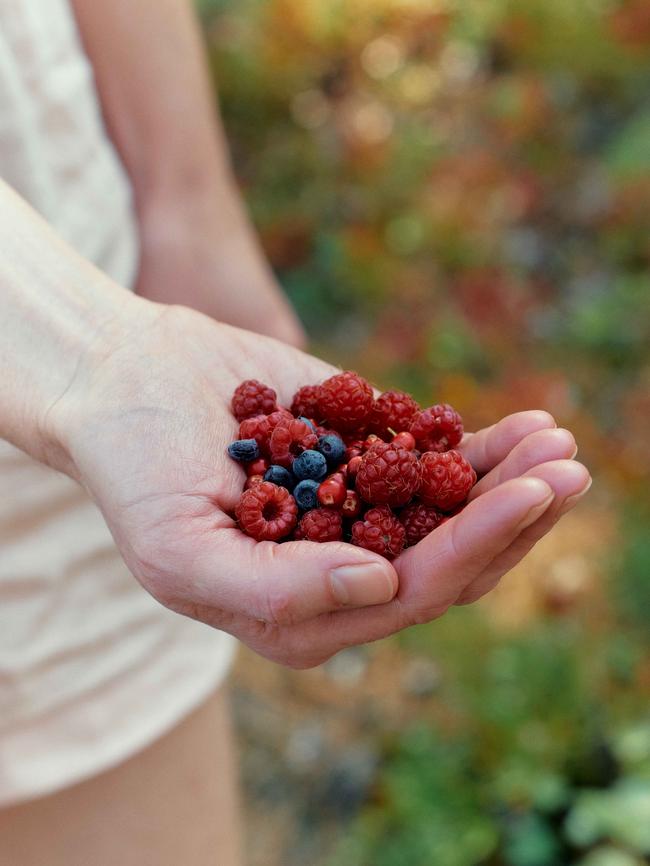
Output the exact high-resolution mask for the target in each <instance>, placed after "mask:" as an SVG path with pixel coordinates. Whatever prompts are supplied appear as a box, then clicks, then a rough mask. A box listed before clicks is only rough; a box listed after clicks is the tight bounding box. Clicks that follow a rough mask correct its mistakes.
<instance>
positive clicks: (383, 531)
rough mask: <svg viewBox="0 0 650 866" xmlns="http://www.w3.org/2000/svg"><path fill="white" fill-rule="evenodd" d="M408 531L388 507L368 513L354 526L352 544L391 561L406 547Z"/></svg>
mask: <svg viewBox="0 0 650 866" xmlns="http://www.w3.org/2000/svg"><path fill="white" fill-rule="evenodd" d="M405 540H406V530H405V529H404V527H403V526H402V524H401V523H400V522H399V520H398V519H397V517H395V515H394V514H393V512H392V511H391V510H390V508H389V507H388V506H387V505H380V506H379V507H378V508H371V509H369V510H368V511H366V513H365V515H364V518H363V520H357V522H356V523H353V524H352V544H356V545H357V546H358V547H364V548H365V549H366V550H373V551H374V552H375V553H380V554H381V555H382V556H385V557H386V558H387V559H391V558H392V557H393V556H397V554H398V553H399V552H400V550H402V548H403V547H404V542H405Z"/></svg>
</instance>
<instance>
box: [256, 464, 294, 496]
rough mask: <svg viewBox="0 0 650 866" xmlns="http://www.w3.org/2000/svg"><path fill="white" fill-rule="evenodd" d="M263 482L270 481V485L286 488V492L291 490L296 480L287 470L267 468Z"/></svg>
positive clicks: (281, 467)
mask: <svg viewBox="0 0 650 866" xmlns="http://www.w3.org/2000/svg"><path fill="white" fill-rule="evenodd" d="M264 480H265V481H270V482H271V484H277V485H278V487H286V488H287V490H293V487H294V484H295V483H296V479H295V478H294V477H293V475H292V474H291V472H289V470H288V469H285V468H284V466H275V465H273V466H269V468H268V469H267V470H266V472H265V473H264Z"/></svg>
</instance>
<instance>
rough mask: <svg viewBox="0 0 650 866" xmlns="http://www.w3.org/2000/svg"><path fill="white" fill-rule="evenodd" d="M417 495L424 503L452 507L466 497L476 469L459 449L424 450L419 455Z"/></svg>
mask: <svg viewBox="0 0 650 866" xmlns="http://www.w3.org/2000/svg"><path fill="white" fill-rule="evenodd" d="M420 471H421V481H420V487H419V488H418V491H417V495H418V498H419V499H420V500H421V501H422V502H424V503H425V505H433V506H435V507H436V508H439V509H440V510H441V511H451V510H452V509H453V508H455V507H456V506H457V505H460V504H461V502H464V501H465V500H466V499H467V496H468V494H469V491H470V490H471V489H472V487H473V486H474V485H475V484H476V472H475V471H474V469H473V468H472V466H471V465H470V463H469V461H468V460H466V459H465V457H463V455H462V454H461V453H460V451H445V452H444V453H439V452H434V451H427V452H426V454H423V455H422V457H421V459H420Z"/></svg>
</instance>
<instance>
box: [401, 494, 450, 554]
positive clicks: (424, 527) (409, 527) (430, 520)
mask: <svg viewBox="0 0 650 866" xmlns="http://www.w3.org/2000/svg"><path fill="white" fill-rule="evenodd" d="M399 519H400V521H401V522H402V524H403V525H404V529H405V530H406V544H407V545H412V544H417V543H418V541H422V539H423V538H425V537H426V536H427V535H428V534H429V533H430V532H433V530H434V529H435V528H436V527H437V526H440V523H441V521H442V519H443V515H442V514H441V513H440V511H438V509H437V508H433V506H431V505H425V504H424V502H414V503H412V505H407V506H406V508H404V509H403V511H402V513H401V514H400V516H399Z"/></svg>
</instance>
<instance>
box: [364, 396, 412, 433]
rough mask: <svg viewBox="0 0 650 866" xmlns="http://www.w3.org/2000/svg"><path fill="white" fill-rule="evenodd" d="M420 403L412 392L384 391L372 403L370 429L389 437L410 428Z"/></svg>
mask: <svg viewBox="0 0 650 866" xmlns="http://www.w3.org/2000/svg"><path fill="white" fill-rule="evenodd" d="M419 411H420V407H419V405H418V404H417V403H416V402H415V400H414V399H413V397H411V395H410V394H407V393H405V392H404V391H384V393H383V394H380V396H379V397H377V399H376V400H375V401H374V403H373V404H372V411H371V413H370V424H369V428H368V429H369V430H370V431H371V432H372V433H377V434H378V435H379V436H381V437H382V439H388V437H389V436H390V435H391V434H390V431H391V430H392V431H393V433H399V431H400V430H408V429H409V427H410V426H411V421H412V420H413V418H414V417H415V415H416V413H417V412H419Z"/></svg>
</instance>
